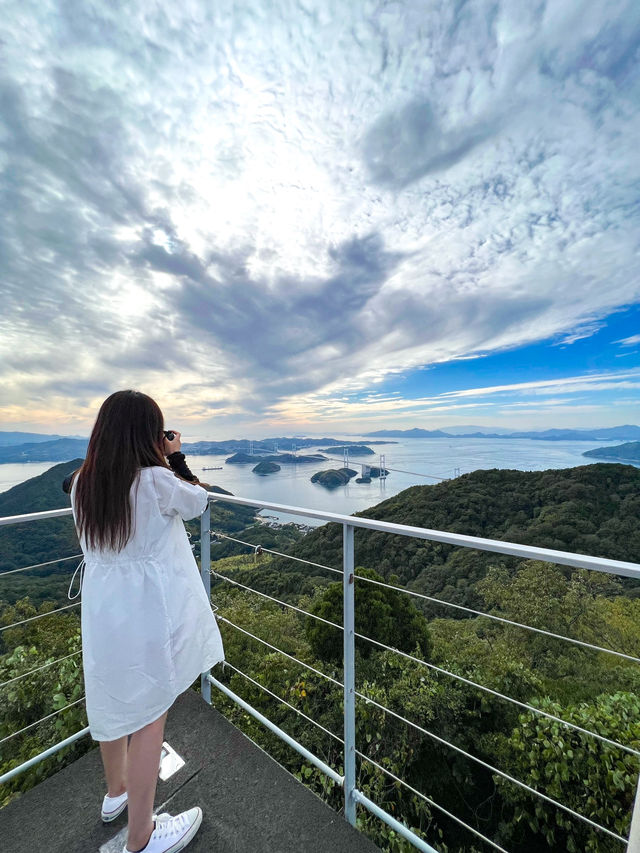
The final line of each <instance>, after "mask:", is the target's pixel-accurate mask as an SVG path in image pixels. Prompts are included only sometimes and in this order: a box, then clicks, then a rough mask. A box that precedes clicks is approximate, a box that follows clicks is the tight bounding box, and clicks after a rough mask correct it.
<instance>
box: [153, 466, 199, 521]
mask: <svg viewBox="0 0 640 853" xmlns="http://www.w3.org/2000/svg"><path fill="white" fill-rule="evenodd" d="M151 476H152V477H153V485H154V487H155V491H156V495H157V497H158V507H159V509H160V512H161V513H162V515H179V516H180V517H181V518H183V519H184V520H185V521H187V520H188V519H190V518H195V517H196V516H198V515H201V514H202V513H203V512H204V510H205V508H206V506H207V497H208V496H207V492H206V490H205V489H203V488H202V486H195V485H192V484H191V483H185V481H184V480H180V479H179V478H178V477H176V476H175V474H174V473H173V472H172V471H169V470H168V469H167V468H160V467H159V466H154V467H153V468H152V471H151Z"/></svg>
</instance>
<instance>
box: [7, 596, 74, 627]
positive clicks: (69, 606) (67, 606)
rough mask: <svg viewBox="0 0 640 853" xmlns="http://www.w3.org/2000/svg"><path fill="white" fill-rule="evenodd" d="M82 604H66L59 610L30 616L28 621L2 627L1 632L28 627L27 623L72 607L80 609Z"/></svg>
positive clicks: (23, 620)
mask: <svg viewBox="0 0 640 853" xmlns="http://www.w3.org/2000/svg"><path fill="white" fill-rule="evenodd" d="M79 606H80V602H79V601H76V602H75V603H74V604H65V606H64V607H58V608H57V610H48V611H47V612H46V613H38V615H37V616H29V617H28V618H27V619H21V620H20V622H12V623H11V625H2V626H0V631H8V630H9V628H17V627H18V625H26V624H27V622H33V621H34V620H36V619H44V617H45V616H53V614H54V613H62V611H63V610H69V609H70V608H71V607H79Z"/></svg>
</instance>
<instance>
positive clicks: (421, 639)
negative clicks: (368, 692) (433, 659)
mask: <svg viewBox="0 0 640 853" xmlns="http://www.w3.org/2000/svg"><path fill="white" fill-rule="evenodd" d="M355 574H356V581H355V591H354V600H355V630H356V633H358V634H362V635H364V636H365V637H371V638H372V639H374V640H377V641H378V642H380V643H384V644H385V645H389V646H392V647H393V648H396V649H400V650H401V651H405V652H409V653H414V652H416V650H417V653H418V655H422V656H423V657H429V655H430V654H431V638H430V636H429V629H428V627H427V620H426V619H425V617H424V616H423V615H422V613H420V611H419V610H418V609H417V608H416V607H415V605H414V604H413V602H412V601H411V599H410V597H409V596H408V595H406V593H403V592H402V591H398V592H396V591H395V590H393V589H390V588H389V587H387V586H378V585H377V584H375V583H367V580H360V581H359V580H358V578H366V579H368V580H371V581H376V582H378V583H380V582H384V579H383V578H382V577H381V576H380V575H379V574H378V573H377V572H374V571H372V570H371V569H364V568H358V569H356V571H355ZM342 599H343V593H342V584H341V583H332V584H330V585H329V586H328V587H327V589H326V590H325V591H324V592H323V593H321V595H320V597H319V598H318V600H317V601H316V602H315V603H314V604H313V605H312V608H311V612H312V613H313V614H314V615H316V616H320V617H321V618H322V619H327V620H329V621H330V622H334V623H335V624H337V625H342V611H343V603H342ZM306 634H307V639H308V641H309V643H310V644H311V648H312V650H313V652H314V654H315V655H317V657H319V658H322V659H323V660H327V661H340V660H342V645H343V641H342V631H339V630H338V629H336V628H334V627H332V626H331V625H327V624H325V623H324V622H319V621H317V620H311V619H310V620H309V622H308V624H307V629H306ZM376 648H377V647H376V646H375V645H374V644H373V643H369V642H367V641H365V640H358V649H359V651H360V654H361V655H362V657H364V658H367V657H369V655H370V654H371V653H372V651H375V649H376Z"/></svg>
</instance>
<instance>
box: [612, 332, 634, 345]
mask: <svg viewBox="0 0 640 853" xmlns="http://www.w3.org/2000/svg"><path fill="white" fill-rule="evenodd" d="M614 343H616V344H622V346H623V347H634V346H635V345H636V344H640V335H631V337H629V338H622V339H621V340H619V341H614Z"/></svg>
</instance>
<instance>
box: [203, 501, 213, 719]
mask: <svg viewBox="0 0 640 853" xmlns="http://www.w3.org/2000/svg"><path fill="white" fill-rule="evenodd" d="M200 575H201V577H202V583H203V584H204V588H205V592H206V593H207V601H209V602H211V504H210V503H209V502H208V501H207V508H206V509H205V511H204V512H203V513H202V515H201V516H200ZM208 675H209V673H208V672H203V673H202V675H201V676H200V692H201V694H202V698H203V699H204V700H205V702H208V703H209V704H211V682H210V681H209V678H208Z"/></svg>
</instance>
